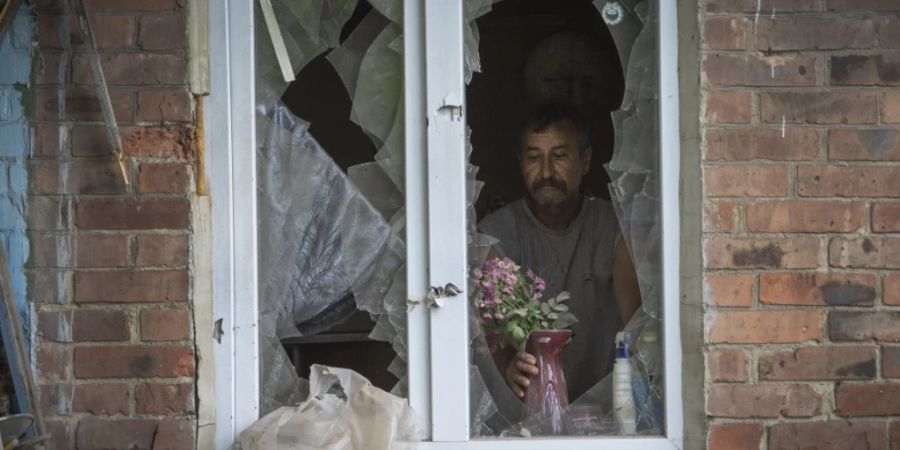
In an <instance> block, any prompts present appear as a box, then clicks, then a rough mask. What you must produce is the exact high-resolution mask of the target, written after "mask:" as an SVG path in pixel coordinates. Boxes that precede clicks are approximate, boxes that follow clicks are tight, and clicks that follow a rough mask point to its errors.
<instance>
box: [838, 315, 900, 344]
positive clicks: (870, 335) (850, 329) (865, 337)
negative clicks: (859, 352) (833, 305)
mask: <svg viewBox="0 0 900 450" xmlns="http://www.w3.org/2000/svg"><path fill="white" fill-rule="evenodd" d="M897 324H900V312H895V311H879V312H856V311H831V312H830V313H829V314H828V336H829V337H831V340H832V341H869V340H874V341H877V342H900V327H898V326H897Z"/></svg>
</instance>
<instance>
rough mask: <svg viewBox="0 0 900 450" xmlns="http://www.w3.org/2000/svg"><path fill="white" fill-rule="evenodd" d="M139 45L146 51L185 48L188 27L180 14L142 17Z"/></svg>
mask: <svg viewBox="0 0 900 450" xmlns="http://www.w3.org/2000/svg"><path fill="white" fill-rule="evenodd" d="M140 20H141V22H140V23H141V28H140V30H141V37H140V40H138V45H140V46H141V48H142V49H144V50H173V49H181V48H184V47H185V41H186V39H187V33H186V32H185V30H187V25H186V24H185V22H184V18H183V17H182V16H181V15H180V14H164V15H152V16H150V15H147V16H143V17H141V19H140Z"/></svg>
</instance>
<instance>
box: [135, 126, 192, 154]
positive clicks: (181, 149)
mask: <svg viewBox="0 0 900 450" xmlns="http://www.w3.org/2000/svg"><path fill="white" fill-rule="evenodd" d="M122 135H123V142H122V147H123V148H124V150H123V151H124V152H125V154H126V155H129V156H138V157H148V158H170V159H179V160H190V159H193V158H194V130H192V129H190V128H185V127H141V128H136V129H131V130H123V133H122Z"/></svg>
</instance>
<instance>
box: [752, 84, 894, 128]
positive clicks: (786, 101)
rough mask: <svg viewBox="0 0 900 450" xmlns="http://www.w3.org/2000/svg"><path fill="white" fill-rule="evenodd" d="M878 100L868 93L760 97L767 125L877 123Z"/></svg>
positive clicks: (776, 94)
mask: <svg viewBox="0 0 900 450" xmlns="http://www.w3.org/2000/svg"><path fill="white" fill-rule="evenodd" d="M876 100H877V98H876V96H875V94H872V93H864V92H855V91H854V92H768V93H762V94H760V97H759V102H760V103H759V109H760V120H761V121H762V122H764V123H775V124H781V123H812V124H841V123H860V124H862V123H875V121H876V120H877V107H876Z"/></svg>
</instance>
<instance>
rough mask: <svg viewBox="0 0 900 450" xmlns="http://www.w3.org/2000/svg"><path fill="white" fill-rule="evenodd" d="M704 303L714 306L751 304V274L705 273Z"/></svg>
mask: <svg viewBox="0 0 900 450" xmlns="http://www.w3.org/2000/svg"><path fill="white" fill-rule="evenodd" d="M703 286H704V295H705V296H706V303H707V304H709V305H714V306H728V307H750V305H752V304H753V275H752V274H737V275H732V274H727V275H725V274H709V273H708V274H706V276H704V280H703Z"/></svg>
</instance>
